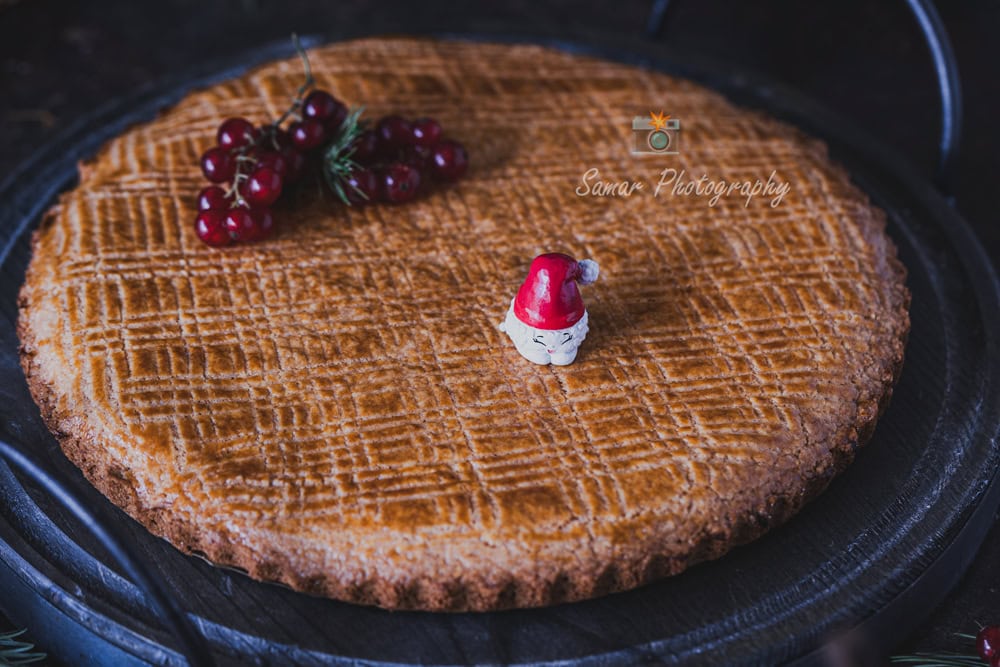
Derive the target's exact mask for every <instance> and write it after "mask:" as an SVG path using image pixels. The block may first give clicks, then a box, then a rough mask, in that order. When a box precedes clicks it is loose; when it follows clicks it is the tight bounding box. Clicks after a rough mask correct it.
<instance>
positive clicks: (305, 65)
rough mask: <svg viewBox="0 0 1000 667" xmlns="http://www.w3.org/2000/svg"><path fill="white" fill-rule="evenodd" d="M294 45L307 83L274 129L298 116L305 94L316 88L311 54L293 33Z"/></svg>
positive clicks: (301, 87)
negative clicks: (310, 62)
mask: <svg viewBox="0 0 1000 667" xmlns="http://www.w3.org/2000/svg"><path fill="white" fill-rule="evenodd" d="M292 44H293V45H294V46H295V52H296V53H298V54H299V58H301V59H302V69H303V70H304V71H305V75H306V78H305V81H303V82H302V85H301V86H299V89H298V90H297V91H296V92H295V97H293V98H292V105H291V106H290V107H288V109H286V110H285V112H284V113H283V114H281V116H279V117H278V120H276V121H274V123H272V125H273V126H274V127H278V126H280V125H281V124H282V123H284V122H285V121H286V120H288V119H289V118H290V117H292V116H293V115H297V114H298V111H299V110H300V109H301V108H302V102H303V101H304V100H305V94H306V93H307V92H309V91H310V90H312V89H313V88H314V87H315V86H316V79H314V78H313V73H312V65H310V64H309V54H307V53H306V51H305V49H303V48H302V42H301V41H299V36H298V35H296V34H295V33H292Z"/></svg>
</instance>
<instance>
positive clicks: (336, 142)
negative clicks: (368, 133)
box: [323, 107, 367, 206]
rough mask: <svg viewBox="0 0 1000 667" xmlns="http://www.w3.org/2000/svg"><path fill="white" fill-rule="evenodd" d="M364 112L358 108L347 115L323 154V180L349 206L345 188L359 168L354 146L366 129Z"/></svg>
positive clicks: (356, 190)
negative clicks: (362, 119)
mask: <svg viewBox="0 0 1000 667" xmlns="http://www.w3.org/2000/svg"><path fill="white" fill-rule="evenodd" d="M364 110H365V109H364V107H358V108H357V109H352V110H351V113H349V114H347V118H345V119H344V122H343V123H341V124H340V129H339V130H338V131H337V136H336V137H334V139H333V141H332V142H330V144H329V146H327V147H326V149H325V150H324V153H323V178H324V179H325V180H326V184H327V185H329V186H330V189H331V190H333V191H334V192H335V193H337V197H338V198H339V199H340V200H341V201H342V202H344V203H345V204H347V205H348V206H350V205H351V200H350V199H349V198H348V196H347V191H346V189H345V187H346V186H347V181H348V178H350V176H351V172H352V171H354V170H355V169H357V168H358V163H357V162H355V161H354V157H353V156H354V147H353V146H352V144H353V143H354V140H355V139H357V138H358V135H359V134H361V133H362V132H363V131H364V129H365V128H364V124H363V123H362V122H361V114H362V113H363V112H364ZM354 191H355V192H357V193H358V195H359V196H361V197H365V198H367V197H366V195H365V194H364V193H363V192H361V190H358V189H357V188H354Z"/></svg>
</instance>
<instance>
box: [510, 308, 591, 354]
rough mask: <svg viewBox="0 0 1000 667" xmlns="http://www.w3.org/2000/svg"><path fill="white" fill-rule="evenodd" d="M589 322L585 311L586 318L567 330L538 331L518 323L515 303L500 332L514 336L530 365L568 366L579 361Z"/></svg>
mask: <svg viewBox="0 0 1000 667" xmlns="http://www.w3.org/2000/svg"><path fill="white" fill-rule="evenodd" d="M587 320H588V317H587V311H586V310H584V311H583V317H581V318H580V320H579V321H578V322H577V323H576V324H574V325H573V326H571V327H568V328H566V329H536V328H535V327H532V326H529V325H527V324H525V323H524V322H522V321H521V320H519V319H517V316H516V315H515V314H514V300H513V299H512V300H511V302H510V308H508V309H507V317H506V318H504V321H503V322H502V323H501V324H500V331H503V332H504V333H506V334H507V335H508V336H510V339H511V340H512V341H513V342H514V347H516V348H517V351H518V352H520V353H521V356H522V357H524V358H525V359H527V360H528V361H533V362H535V363H536V364H542V365H545V364H555V365H556V366H567V365H569V364H571V363H573V360H575V359H576V353H577V350H579V349H580V344H581V343H583V339H584V338H586V337H587V331H589V328H588V326H587Z"/></svg>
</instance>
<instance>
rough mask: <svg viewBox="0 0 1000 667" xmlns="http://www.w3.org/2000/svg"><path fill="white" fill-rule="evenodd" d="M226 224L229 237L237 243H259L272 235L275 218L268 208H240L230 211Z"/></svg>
mask: <svg viewBox="0 0 1000 667" xmlns="http://www.w3.org/2000/svg"><path fill="white" fill-rule="evenodd" d="M224 224H225V228H226V231H227V232H228V233H229V236H230V237H232V238H233V239H234V240H236V241H259V240H261V239H263V238H266V237H267V236H268V235H269V234H270V233H271V229H272V228H273V227H274V218H273V217H272V215H271V209H269V208H267V207H266V206H256V207H253V208H244V207H242V206H239V207H237V208H234V209H230V211H229V213H227V214H226V219H225V223H224Z"/></svg>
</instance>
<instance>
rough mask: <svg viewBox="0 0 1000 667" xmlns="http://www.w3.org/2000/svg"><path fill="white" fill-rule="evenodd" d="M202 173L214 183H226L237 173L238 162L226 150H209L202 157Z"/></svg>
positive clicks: (217, 148) (216, 148)
mask: <svg viewBox="0 0 1000 667" xmlns="http://www.w3.org/2000/svg"><path fill="white" fill-rule="evenodd" d="M201 173H203V174H205V178H207V179H208V180H210V181H211V182H213V183H225V182H226V181H228V180H230V179H231V178H232V177H233V174H235V173H236V160H234V159H233V156H232V155H230V154H229V151H227V150H226V149H224V148H219V147H218V146H216V147H215V148H209V149H208V150H207V151H205V153H204V154H203V155H202V156H201Z"/></svg>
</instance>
